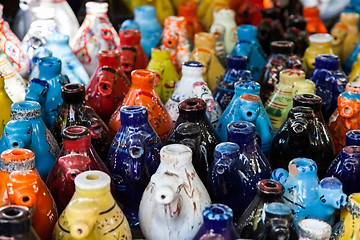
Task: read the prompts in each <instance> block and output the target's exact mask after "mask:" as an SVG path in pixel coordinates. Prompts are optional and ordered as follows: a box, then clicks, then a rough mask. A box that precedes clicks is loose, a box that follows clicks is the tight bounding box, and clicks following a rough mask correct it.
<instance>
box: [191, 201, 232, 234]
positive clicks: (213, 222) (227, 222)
mask: <svg viewBox="0 0 360 240" xmlns="http://www.w3.org/2000/svg"><path fill="white" fill-rule="evenodd" d="M203 220H204V223H203V224H202V225H201V227H200V229H199V231H198V232H197V233H196V234H195V236H194V237H193V238H192V239H193V240H203V239H204V236H206V234H214V235H215V234H216V236H217V238H215V239H223V240H232V239H238V238H239V235H238V234H237V232H236V230H235V226H234V223H233V211H232V210H231V208H229V207H228V206H226V205H224V204H220V203H216V204H210V205H208V206H206V207H205V209H204V211H203Z"/></svg>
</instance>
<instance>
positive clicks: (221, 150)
mask: <svg viewBox="0 0 360 240" xmlns="http://www.w3.org/2000/svg"><path fill="white" fill-rule="evenodd" d="M229 141H230V142H223V143H220V144H218V145H217V146H216V148H215V152H214V158H215V160H214V163H213V164H212V165H211V168H210V172H209V176H208V190H209V192H210V196H211V199H212V200H213V201H214V202H219V203H223V204H226V205H228V206H229V207H230V208H231V209H233V211H234V220H235V221H237V220H238V219H239V218H240V216H241V215H242V214H243V213H244V211H245V210H246V208H247V207H248V206H249V204H250V203H251V201H252V200H253V199H254V197H255V195H256V184H257V183H258V182H259V181H261V180H262V179H267V178H270V174H271V168H270V164H269V163H268V161H267V160H266V158H265V156H264V155H263V153H262V152H261V150H260V149H257V148H259V146H258V145H257V143H255V141H256V140H255V126H254V125H253V124H251V123H248V122H235V123H231V124H230V125H229ZM234 142H235V143H234ZM251 151H253V152H251ZM255 166H256V167H255Z"/></svg>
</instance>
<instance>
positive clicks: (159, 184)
mask: <svg viewBox="0 0 360 240" xmlns="http://www.w3.org/2000/svg"><path fill="white" fill-rule="evenodd" d="M191 156H192V153H191V149H190V148H189V147H186V146H184V145H182V144H171V145H167V146H165V147H163V148H162V149H161V151H160V157H161V161H160V165H159V167H158V169H157V171H156V172H155V174H154V175H152V177H151V180H150V183H149V184H148V186H147V187H146V189H145V191H144V194H143V196H142V199H141V202H140V209H139V220H140V227H141V230H142V232H143V234H144V236H145V238H146V239H150V240H151V239H164V240H165V239H174V238H176V236H181V238H182V239H192V238H193V237H194V236H195V234H196V232H197V231H198V230H199V228H200V227H201V224H202V221H203V220H202V210H203V209H204V208H205V206H206V205H207V204H209V203H210V197H209V194H208V193H207V191H206V188H205V186H204V185H203V184H202V182H201V180H200V178H199V177H198V176H197V174H196V171H195V169H194V167H193V166H192V164H191ZM190 176H191V177H190ZM180 186H181V187H180ZM179 187H180V188H179ZM194 206H196V207H194ZM149 216H150V218H149ZM157 226H162V229H161V231H159V230H158V229H157Z"/></svg>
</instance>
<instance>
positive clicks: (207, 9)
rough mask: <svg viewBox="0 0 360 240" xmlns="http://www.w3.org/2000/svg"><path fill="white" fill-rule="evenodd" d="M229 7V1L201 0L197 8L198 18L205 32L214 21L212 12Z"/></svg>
mask: <svg viewBox="0 0 360 240" xmlns="http://www.w3.org/2000/svg"><path fill="white" fill-rule="evenodd" d="M228 7H229V0H203V1H201V4H200V6H199V8H198V17H199V18H200V20H201V23H202V25H203V26H204V28H205V30H206V31H209V30H210V27H211V25H212V24H213V20H214V15H213V14H214V12H217V11H219V10H220V9H223V8H228Z"/></svg>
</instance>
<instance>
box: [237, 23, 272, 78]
mask: <svg viewBox="0 0 360 240" xmlns="http://www.w3.org/2000/svg"><path fill="white" fill-rule="evenodd" d="M257 35H258V33H257V29H256V27H255V26H252V25H242V26H239V27H238V40H237V42H236V45H235V47H234V50H233V51H232V52H231V55H235V56H236V55H243V56H246V57H247V58H248V61H247V69H248V70H250V71H251V74H252V76H253V78H254V80H255V81H259V79H260V75H261V71H262V69H263V68H264V66H265V64H266V55H265V53H264V51H263V50H262V49H261V46H260V44H259V42H258V40H257Z"/></svg>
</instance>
